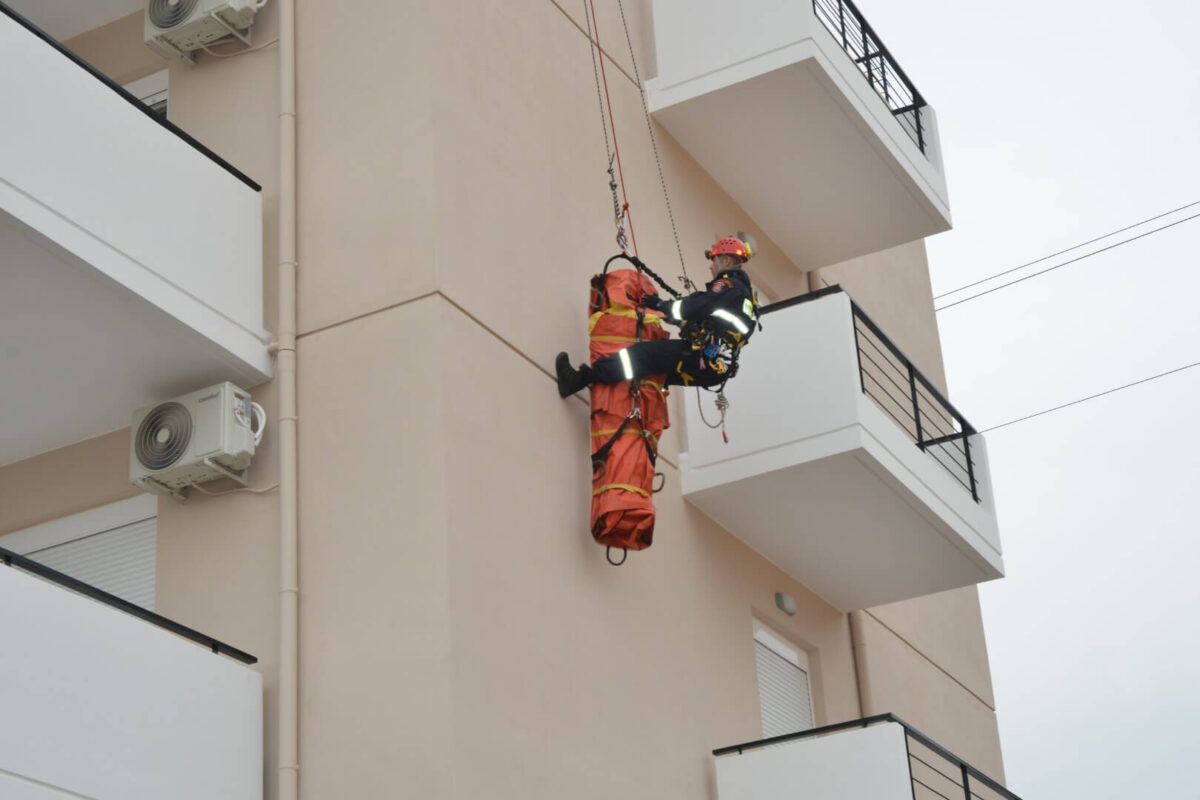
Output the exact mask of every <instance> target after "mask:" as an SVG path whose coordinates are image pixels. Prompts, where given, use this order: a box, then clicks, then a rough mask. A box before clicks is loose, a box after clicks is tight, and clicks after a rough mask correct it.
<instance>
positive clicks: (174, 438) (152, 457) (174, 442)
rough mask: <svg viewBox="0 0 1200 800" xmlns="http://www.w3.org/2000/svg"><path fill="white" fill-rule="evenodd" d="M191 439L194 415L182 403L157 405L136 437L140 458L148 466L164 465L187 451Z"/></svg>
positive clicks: (155, 467)
mask: <svg viewBox="0 0 1200 800" xmlns="http://www.w3.org/2000/svg"><path fill="white" fill-rule="evenodd" d="M191 439H192V415H191V414H190V413H189V412H188V410H187V408H186V407H184V406H183V405H181V404H179V403H163V404H162V405H159V406H156V407H155V408H154V410H152V411H151V412H150V413H149V414H147V415H146V418H145V419H143V420H142V424H141V425H139V426H138V431H137V436H135V437H134V452H135V453H136V454H137V460H138V461H139V462H141V464H142V466H144V467H145V468H146V469H165V468H166V467H169V466H171V465H172V464H174V463H175V462H176V461H178V460H179V458H180V457H181V456H182V455H183V454H184V453H185V452H187V447H188V443H189V442H190V441H191Z"/></svg>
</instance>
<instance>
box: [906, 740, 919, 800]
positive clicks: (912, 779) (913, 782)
mask: <svg viewBox="0 0 1200 800" xmlns="http://www.w3.org/2000/svg"><path fill="white" fill-rule="evenodd" d="M910 741H911V739H910V738H909V735H908V730H907V729H905V731H904V756H905V758H904V760H905V761H907V762H908V788H909V789H911V790H912V799H913V800H917V778H916V776H915V775H913V770H912V746H911V745H909V742H910Z"/></svg>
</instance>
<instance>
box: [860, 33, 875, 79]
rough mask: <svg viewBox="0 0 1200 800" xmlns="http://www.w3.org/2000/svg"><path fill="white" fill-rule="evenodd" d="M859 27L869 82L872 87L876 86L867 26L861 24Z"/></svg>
mask: <svg viewBox="0 0 1200 800" xmlns="http://www.w3.org/2000/svg"><path fill="white" fill-rule="evenodd" d="M859 29H860V30H862V43H863V58H864V59H866V60H865V61H864V62H863V64H864V65H866V68H867V83H869V84H871V88H875V74H874V73H873V72H872V71H871V59H869V58H867V56H868V55H870V54H871V46H870V45H869V44H867V26H866V25H859Z"/></svg>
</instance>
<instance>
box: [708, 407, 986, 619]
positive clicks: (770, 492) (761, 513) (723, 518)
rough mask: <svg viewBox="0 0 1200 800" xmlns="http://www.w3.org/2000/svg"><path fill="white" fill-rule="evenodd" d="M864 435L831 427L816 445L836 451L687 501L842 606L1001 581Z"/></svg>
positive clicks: (850, 607)
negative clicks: (881, 456)
mask: <svg viewBox="0 0 1200 800" xmlns="http://www.w3.org/2000/svg"><path fill="white" fill-rule="evenodd" d="M864 436H867V434H866V431H865V430H862V429H858V430H846V431H838V432H834V433H832V434H830V435H829V436H828V437H827V438H826V439H825V440H824V441H819V442H812V443H810V444H811V446H812V449H813V450H824V449H827V448H828V449H831V450H837V451H839V452H837V453H836V454H835V455H830V456H826V457H824V458H816V459H814V460H811V461H803V460H799V459H797V460H798V461H799V463H794V464H791V465H790V466H786V467H782V468H780V469H775V470H772V471H769V472H765V473H761V474H757V475H754V476H751V477H748V478H744V479H742V480H737V481H733V482H730V483H725V484H721V485H718V486H713V487H711V488H708V489H701V490H695V491H687V489H686V488H685V491H687V499H688V501H689V502H690V503H692V504H693V505H695V506H696V507H697V508H699V509H700V510H701V511H704V512H705V513H706V514H707V515H708V516H710V517H712V518H713V519H714V520H716V521H717V522H718V523H720V524H721V525H722V526H723V527H725V528H726V529H727V530H730V531H733V532H735V534H736V535H737V536H738V538H740V539H742V540H743V541H745V542H747V543H748V544H750V546H751V547H753V548H754V549H755V550H757V551H758V552H759V553H761V554H762V555H763V556H765V557H766V558H767V559H768V560H770V561H771V562H772V563H773V564H775V565H776V566H778V567H779V568H780V569H782V570H783V571H784V572H786V573H788V574H789V575H792V576H793V577H795V578H797V579H798V580H799V581H800V582H801V583H803V584H804V585H805V586H807V587H808V588H809V589H811V590H813V591H814V592H816V593H817V594H818V595H820V596H821V598H822V599H824V600H825V601H826V602H828V603H829V604H830V605H832V606H834V607H836V608H838V609H841V610H843V611H852V610H854V609H858V608H869V607H871V606H877V605H882V604H884V603H890V602H894V601H897V600H905V599H909V598H912V597H919V596H922V595H926V594H932V593H934V592H939V591H944V590H947V589H954V588H958V587H961V586H969V585H972V584H976V583H982V582H984V581H988V580H992V579H994V578H998V577H1001V574H1002V573H1001V571H1000V570H999V569H998V568H997V566H996V565H994V564H992V563H989V562H988V560H987V559H986V558H984V557H983V556H982V555H981V554H980V553H979V552H978V551H975V550H974V549H973V548H971V547H968V546H965V542H964V541H963V539H962V537H960V536H959V535H957V534H956V533H955V531H954V530H953V529H952V528H951V527H950V526H948V525H947V524H946V523H945V522H943V521H942V520H941V519H939V518H938V516H937V515H936V514H934V513H932V511H931V510H930V509H929V507H928V506H927V503H928V499H927V498H925V499H923V498H921V497H919V496H918V495H916V494H915V493H913V492H912V491H910V490H909V489H908V488H907V487H906V486H905V485H904V483H903V482H902V481H900V480H898V479H897V478H896V476H895V475H894V474H893V472H892V470H893V469H896V466H895V463H894V460H893V459H891V458H888V457H886V456H885V458H884V461H883V462H881V461H880V460H878V459H876V458H875V456H874V455H872V451H876V447H874V446H871V447H869V449H868V448H865V447H862V446H858V445H862V444H864V442H863V441H861V440H860V437H864ZM914 449H915V448H914ZM917 455H921V454H920V453H917ZM885 464H886V465H885ZM697 477H699V476H697Z"/></svg>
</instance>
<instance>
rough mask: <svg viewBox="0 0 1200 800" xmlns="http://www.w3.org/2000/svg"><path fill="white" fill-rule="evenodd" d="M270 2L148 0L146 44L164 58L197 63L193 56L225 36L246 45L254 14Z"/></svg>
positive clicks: (260, 0)
mask: <svg viewBox="0 0 1200 800" xmlns="http://www.w3.org/2000/svg"><path fill="white" fill-rule="evenodd" d="M266 3H267V0H147V3H146V23H145V41H146V44H147V45H148V46H149V47H150V49H151V50H153V51H154V52H156V53H158V54H159V55H160V56H162V57H163V58H182V59H183V60H184V61H187V62H188V63H189V64H194V63H195V61H194V60H193V59H192V53H193V52H195V51H196V50H199V49H200V48H201V47H202V46H204V45H208V44H211V43H212V42H215V41H217V40H218V39H224V38H225V37H226V36H234V37H236V38H237V39H238V40H240V41H241V42H243V43H245V44H246V45H247V46H249V44H250V26H251V25H252V24H253V23H254V15H255V14H256V13H257V12H258V10H259V9H260V8H262V7H263V6H264V5H266Z"/></svg>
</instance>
